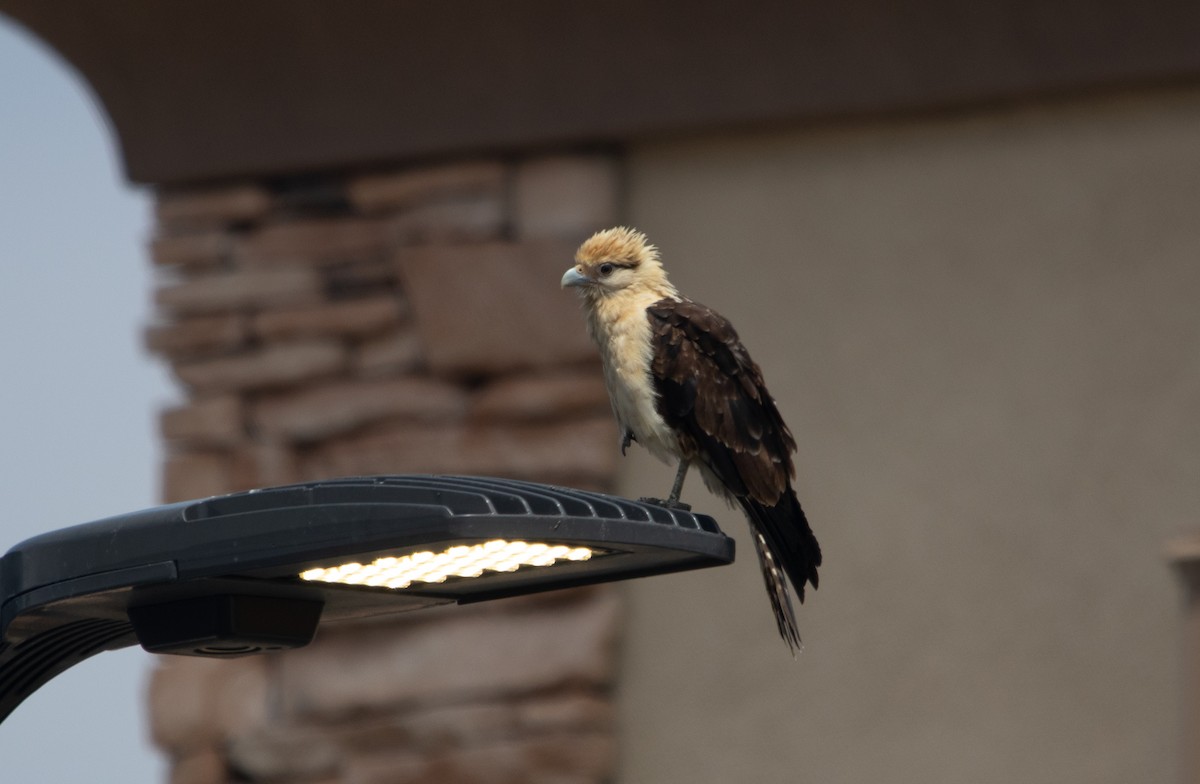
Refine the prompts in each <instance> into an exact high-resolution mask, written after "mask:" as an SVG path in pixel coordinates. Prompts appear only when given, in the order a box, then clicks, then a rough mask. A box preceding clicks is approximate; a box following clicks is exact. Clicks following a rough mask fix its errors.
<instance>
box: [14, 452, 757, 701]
mask: <svg viewBox="0 0 1200 784" xmlns="http://www.w3.org/2000/svg"><path fill="white" fill-rule="evenodd" d="M733 555H734V546H733V540H732V539H730V538H729V537H727V536H725V535H724V534H723V533H721V530H720V529H719V528H718V527H717V524H716V522H715V521H714V520H713V519H712V518H711V517H708V516H706V515H701V514H693V513H691V512H689V511H683V510H681V509H666V508H663V507H661V506H656V505H653V504H648V503H642V502H635V501H630V500H627V499H623V498H617V497H615V496H610V495H604V494H600V493H589V492H583V491H580V490H571V489H567V488H563V487H552V486H549V485H541V484H535V483H530V482H518V481H512V480H503V479H485V478H478V477H461V476H418V475H412V476H387V477H362V478H351V479H336V480H329V481H321V482H311V483H306V484H299V485H289V486H285V487H272V488H266V489H263V490H253V491H250V492H244V493H236V494H233V495H227V496H218V497H215V498H209V499H204V500H198V501H184V502H181V503H176V504H168V505H166V506H159V507H155V508H153V509H147V510H144V511H140V512H134V513H131V514H126V515H120V516H117V517H110V518H108V519H105V520H99V521H97V522H94V523H86V524H84V525H77V526H74V527H71V528H63V529H60V530H58V531H53V532H51V533H47V534H42V535H41V536H36V537H34V538H32V539H28V540H26V541H24V542H22V543H21V544H19V545H17V546H15V547H13V548H12V549H11V550H9V551H8V553H7V554H5V556H4V557H3V558H2V559H0V721H3V719H4V718H5V717H7V716H8V715H9V714H10V713H11V712H12V711H13V709H14V708H16V707H17V705H19V704H20V703H21V701H22V700H24V699H25V698H26V697H28V696H29V695H30V694H32V693H33V692H34V691H36V690H37V689H38V688H40V687H41V686H42V685H43V684H45V683H46V682H47V681H49V680H50V679H51V678H53V677H54V676H56V675H58V674H59V673H60V672H63V671H64V670H66V669H68V668H69V667H71V666H73V665H75V664H77V663H79V662H81V661H83V660H84V659H86V658H88V657H90V656H93V655H95V654H97V653H100V652H102V651H107V650H115V649H118V648H123V647H127V646H130V645H133V644H135V643H140V644H141V645H142V647H143V648H145V649H146V650H148V651H151V652H153V653H170V654H182V655H193V656H211V657H229V656H239V655H247V654H253V653H263V652H269V651H278V650H284V649H288V648H296V647H299V646H302V645H305V644H307V643H308V642H310V641H311V640H312V638H313V635H314V634H315V633H316V630H317V626H318V625H319V624H322V623H334V622H338V621H345V620H350V619H354V618H362V617H366V616H370V615H378V614H384V613H396V612H405V611H411V610H420V609H424V608H427V607H432V606H435V605H441V604H450V603H460V604H465V603H468V602H478V601H485V600H488V599H498V598H502V597H507V596H516V595H520V594H526V593H535V592H538V591H547V590H553V589H557V588H566V587H570V586H576V585H586V584H590V583H599V582H606V581H610V580H621V579H627V578H631V577H641V576H644V575H651V574H664V573H668V572H675V571H682V570H686V569H697V568H702V567H707V566H718V565H721V564H728V563H730V562H732V561H733Z"/></svg>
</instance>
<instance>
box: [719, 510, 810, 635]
mask: <svg viewBox="0 0 1200 784" xmlns="http://www.w3.org/2000/svg"><path fill="white" fill-rule="evenodd" d="M738 502H739V503H740V504H741V506H742V509H743V510H744V511H745V513H746V517H747V519H748V520H749V521H750V525H751V527H752V528H753V529H754V539H755V542H754V544H755V548H756V549H757V551H758V557H759V561H760V562H761V564H762V569H763V580H765V581H766V584H767V594H768V595H769V596H770V599H771V607H772V609H773V610H774V611H775V621H776V623H777V624H778V625H779V634H780V636H782V637H783V639H784V641H785V642H787V644H788V646H789V647H790V648H791V649H792V651H793V653H795V651H796V650H797V649H798V648H799V647H800V635H799V634H798V633H797V631H796V617H795V613H794V612H793V611H792V603H791V595H790V594H789V593H788V590H787V584H788V583H789V582H790V583H791V585H792V588H793V589H794V590H795V591H796V595H797V596H798V597H799V599H800V601H801V603H803V602H804V586H805V584H806V583H808V584H810V585H812V587H813V588H816V587H817V582H818V576H817V567H818V566H820V565H821V547H820V545H818V544H817V539H816V537H815V536H813V532H812V529H811V528H809V525H808V519H807V518H806V517H805V515H804V510H803V509H801V507H800V501H799V500H798V499H797V498H796V494H795V492H794V491H792V490H791V488H788V490H787V491H786V492H785V493H784V494H783V496H782V497H780V499H779V502H778V503H777V504H775V505H774V506H767V505H765V504H760V503H758V502H757V501H754V500H753V499H750V498H740V499H738ZM785 574H786V575H787V579H786V580H785V579H784V575H785Z"/></svg>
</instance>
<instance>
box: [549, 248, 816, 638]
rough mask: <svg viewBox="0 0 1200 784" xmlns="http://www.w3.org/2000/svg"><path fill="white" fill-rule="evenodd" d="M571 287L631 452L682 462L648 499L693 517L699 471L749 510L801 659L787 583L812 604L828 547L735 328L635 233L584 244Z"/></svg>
mask: <svg viewBox="0 0 1200 784" xmlns="http://www.w3.org/2000/svg"><path fill="white" fill-rule="evenodd" d="M562 287H563V288H574V289H576V290H577V291H578V293H579V295H580V299H581V301H582V304H583V311H584V317H585V320H586V322H587V329H588V333H589V334H590V335H591V338H592V340H593V341H594V342H595V343H596V346H597V347H598V348H599V352H600V359H601V366H602V368H603V374H604V382H605V386H606V387H607V389H608V395H609V400H610V402H611V403H612V408H613V413H614V414H615V415H616V419H617V423H618V427H619V429H620V436H621V439H620V449H621V454H622V455H624V454H625V452H626V450H627V449H628V448H629V446H630V444H632V443H635V442H636V443H637V444H639V445H641V446H643V447H645V448H646V449H647V450H648V451H649V452H650V453H651V454H653V455H654V456H655V457H657V458H658V459H660V460H662V461H663V462H665V463H668V464H677V466H678V468H677V470H676V474H675V480H674V483H673V484H672V487H671V491H670V494H669V495H668V496H667V498H666V499H664V500H659V499H643V500H646V501H650V502H653V503H658V504H661V505H664V506H667V507H681V508H685V509H690V508H691V507H690V506H688V505H687V504H684V503H682V502H681V501H680V500H679V498H680V495H681V493H682V491H683V482H684V479H685V478H686V477H687V474H688V470H689V468H690V467H692V466H695V467H696V468H697V469H698V470H699V472H700V475H701V477H702V478H703V481H704V484H705V486H706V487H708V489H709V490H710V491H712V492H713V493H714V494H715V495H717V496H718V497H721V498H724V499H725V500H726V501H728V502H730V503H731V504H733V505H736V506H739V507H741V509H742V511H743V512H744V513H745V516H746V519H747V521H748V522H749V524H750V529H751V533H752V534H753V538H754V545H755V551H756V552H757V553H758V559H759V564H760V566H761V567H762V574H763V580H764V582H765V583H766V588H767V595H768V597H769V598H770V600H771V609H772V611H773V613H774V616H775V622H776V625H777V626H778V628H779V634H780V636H781V637H782V638H783V640H784V642H786V643H787V645H788V648H789V650H790V651H791V652H792V655H793V656H794V655H795V654H796V653H797V651H799V650H800V648H801V641H800V634H799V632H798V630H797V626H796V615H795V611H794V610H793V607H792V601H791V594H790V593H789V592H788V583H790V584H791V586H792V589H793V590H794V591H795V593H796V596H797V597H798V598H799V599H800V601H801V603H803V601H804V588H805V585H806V584H810V585H812V587H813V588H814V589H815V588H816V587H817V583H818V575H817V567H819V566H820V565H821V547H820V545H819V544H817V539H816V536H814V534H813V532H812V528H811V527H810V526H809V523H808V518H807V517H806V516H805V514H804V510H803V509H802V508H801V506H800V501H799V499H798V498H797V496H796V491H795V488H794V486H793V483H794V480H795V475H796V471H795V466H794V464H793V462H792V454H793V453H794V452H795V451H796V442H795V439H794V438H793V436H792V432H791V430H789V429H788V426H787V424H786V423H785V422H784V421H783V417H782V416H780V414H779V408H778V406H777V405H776V403H775V400H774V398H772V397H771V395H770V393H769V392H768V391H767V388H766V385H765V384H764V382H763V375H762V371H761V370H760V369H759V366H758V365H757V364H756V363H755V362H754V360H753V359H751V358H750V354H749V352H748V351H747V350H746V347H745V346H744V345H742V341H741V339H740V338H739V337H738V334H737V331H736V330H734V328H733V325H732V324H730V323H729V320H728V319H726V318H725V317H724V316H721V315H720V314H719V313H717V312H716V311H714V310H712V309H711V308H708V307H706V306H704V305H701V304H700V303H698V302H694V301H692V300H690V299H688V298H687V297H684V296H682V295H681V294H680V293H679V291H678V290H676V288H675V286H674V285H672V284H671V282H670V281H669V280H668V279H667V273H666V270H665V269H664V268H663V265H662V261H661V259H660V257H659V251H658V248H657V247H655V246H654V245H652V244H650V242H649V241H648V240H647V238H646V235H645V234H644V233H642V232H640V231H638V230H636V229H632V228H629V227H626V226H617V227H614V228H611V229H605V230H603V231H599V232H596V233H595V234H593V235H592V236H591V237H590V238H588V239H587V240H585V241H584V243H583V244H582V245H580V246H579V250H578V251H576V253H575V264H574V265H573V266H571V267H570V268H568V269H567V271H566V272H565V273H564V274H563V276H562Z"/></svg>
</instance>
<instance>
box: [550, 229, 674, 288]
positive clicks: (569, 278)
mask: <svg viewBox="0 0 1200 784" xmlns="http://www.w3.org/2000/svg"><path fill="white" fill-rule="evenodd" d="M562 282H563V286H574V287H578V288H579V289H580V291H581V292H582V293H583V294H584V296H586V297H600V296H611V295H614V294H618V293H621V292H636V291H651V292H655V293H658V294H660V295H661V296H668V295H673V294H674V293H675V289H674V287H673V286H672V285H671V284H670V282H669V281H668V280H667V273H666V271H665V270H664V269H663V266H662V262H661V261H659V258H658V248H656V247H654V246H653V245H651V244H650V242H649V241H648V240H647V239H646V235H645V234H643V233H642V232H640V231H637V230H636V229H631V228H627V227H625V226H616V227H614V228H611V229H605V230H604V231H598V232H596V233H595V234H593V235H592V236H591V237H589V238H588V239H587V240H585V241H584V243H583V244H582V245H580V246H579V250H577V251H576V252H575V266H574V267H572V268H571V269H569V270H567V274H566V275H564V276H563V281H562Z"/></svg>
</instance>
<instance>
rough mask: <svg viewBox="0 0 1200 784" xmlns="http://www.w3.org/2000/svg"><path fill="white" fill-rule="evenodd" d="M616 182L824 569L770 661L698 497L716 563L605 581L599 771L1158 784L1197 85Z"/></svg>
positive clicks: (1169, 707)
mask: <svg viewBox="0 0 1200 784" xmlns="http://www.w3.org/2000/svg"><path fill="white" fill-rule="evenodd" d="M629 175H630V186H629V187H630V206H629V214H628V218H629V220H630V222H632V223H633V224H635V225H637V226H638V227H639V228H642V229H644V230H645V231H647V232H648V233H649V234H650V237H651V239H652V240H654V241H655V242H656V243H657V244H659V245H660V247H661V248H662V250H663V254H664V258H665V261H666V264H667V267H668V269H669V270H670V271H671V272H672V273H673V279H674V280H675V281H676V282H677V283H678V285H679V286H680V287H681V289H682V290H683V291H684V292H685V293H688V294H689V295H690V296H692V297H694V298H695V299H698V300H700V301H703V302H706V303H707V304H711V305H714V306H716V307H717V308H718V309H720V310H721V311H722V312H724V313H725V314H726V315H728V316H729V317H730V318H731V319H732V320H733V321H734V323H735V324H736V325H737V326H738V329H739V331H740V333H741V334H742V337H743V338H744V339H745V341H746V342H747V344H748V345H749V346H750V348H751V350H752V352H753V354H754V356H755V357H756V359H757V360H758V362H759V363H760V364H761V365H762V366H763V368H764V370H765V373H766V377H767V381H768V384H769V386H770V388H771V390H772V391H773V393H774V395H775V396H776V398H777V399H778V400H779V402H780V404H781V408H782V410H783V412H784V415H785V417H786V418H787V419H788V421H789V422H790V423H791V425H792V428H793V430H794V431H795V433H796V436H797V441H799V443H800V452H799V455H798V469H799V473H800V488H801V499H802V501H803V502H804V503H805V505H806V507H807V509H808V512H809V516H810V518H811V520H812V523H813V528H814V529H815V531H816V533H817V535H818V537H819V538H820V541H821V543H822V545H823V546H824V549H825V557H826V562H825V567H824V569H823V570H822V573H821V589H820V591H818V592H816V593H815V594H811V595H810V597H811V598H810V599H809V601H808V603H807V604H806V605H805V606H804V608H803V609H802V610H801V612H800V613H799V615H800V625H801V632H802V634H803V636H804V639H805V643H806V650H805V651H804V653H803V654H802V655H801V656H800V657H799V658H798V659H797V660H795V661H793V660H792V659H791V658H790V657H789V655H788V653H787V649H786V647H785V646H784V644H783V643H782V642H781V641H780V640H779V639H778V638H777V636H776V634H775V629H774V625H773V622H772V621H771V618H770V611H769V607H768V603H767V599H766V597H765V596H764V594H763V588H762V584H761V581H760V578H759V576H758V574H757V567H756V564H755V562H754V558H753V552H752V550H751V548H750V547H749V543H748V541H747V539H746V536H745V531H746V529H745V524H744V523H743V522H742V520H741V519H740V515H739V514H737V513H735V512H732V511H727V510H725V509H724V507H723V506H722V505H721V504H720V503H719V502H717V501H715V500H714V499H712V498H711V497H710V496H708V495H707V494H706V493H704V491H703V489H702V487H701V486H700V483H699V482H698V481H697V480H696V477H692V481H691V482H690V484H689V486H688V487H686V488H685V500H691V501H692V502H693V504H694V505H696V506H697V507H698V509H700V510H702V511H713V512H716V513H717V514H718V517H719V519H721V521H722V522H723V524H724V526H725V528H726V530H728V531H729V532H730V533H731V534H733V535H734V536H736V537H738V538H739V544H740V545H741V548H740V559H739V562H738V563H737V564H736V565H735V566H734V567H732V568H729V569H724V570H708V571H703V572H698V573H694V574H688V575H681V576H674V577H666V578H655V579H652V580H646V581H640V582H638V583H635V584H631V585H630V586H628V588H627V589H626V590H627V591H628V595H629V596H630V597H631V599H632V602H631V603H630V604H631V613H632V615H631V628H630V630H629V634H628V638H627V643H626V649H625V658H624V673H623V680H622V681H621V684H620V719H621V722H620V727H621V733H622V735H623V737H622V740H621V754H622V755H623V758H622V762H621V780H622V781H626V782H642V781H654V782H659V783H660V784H662V783H667V782H717V781H720V782H731V781H755V780H756V781H763V782H774V781H796V782H806V781H811V782H821V784H837V783H839V782H875V781H889V782H894V783H896V784H902V783H903V782H914V784H916V783H918V782H919V783H920V784H928V782H967V781H970V782H978V783H979V784H986V783H988V782H1004V783H1005V784H1008V783H1009V782H1012V781H1021V782H1025V784H1035V783H1037V782H1046V783H1047V784H1050V783H1053V784H1065V783H1068V782H1113V783H1114V784H1115V783H1116V782H1122V783H1124V782H1130V781H1166V780H1170V778H1171V777H1172V776H1173V771H1174V769H1175V758H1176V754H1177V751H1178V749H1177V748H1176V737H1177V719H1178V716H1179V712H1180V711H1179V706H1178V704H1177V699H1178V690H1179V682H1180V681H1179V677H1178V672H1179V668H1180V662H1179V660H1178V656H1177V650H1176V643H1177V638H1178V623H1179V617H1178V616H1179V613H1178V610H1179V596H1178V587H1177V585H1176V584H1175V582H1174V578H1173V576H1172V575H1171V574H1170V572H1169V571H1168V569H1167V567H1166V565H1165V562H1164V559H1163V556H1162V552H1163V550H1162V548H1163V544H1164V542H1165V540H1167V539H1168V538H1169V537H1171V536H1174V535H1176V534H1178V533H1180V532H1183V531H1186V530H1189V529H1190V528H1194V527H1196V526H1198V525H1200V424H1198V421H1197V420H1198V416H1197V415H1198V413H1200V92H1167V93H1162V94H1158V95H1152V96H1143V97H1140V98H1134V97H1123V98H1110V99H1095V100H1088V101H1080V102H1078V103H1073V104H1069V105H1058V106H1038V107H1025V108H1010V109H997V110H994V111H990V112H987V113H980V114H974V115H970V116H949V117H942V118H927V119H924V120H912V121H891V122H879V123H876V124H870V125H864V126H853V127H839V128H822V129H807V130H806V129H797V130H792V131H779V132H773V133H766V134H746V135H738V136H724V137H720V138H693V139H684V140H672V141H664V142H658V143H654V144H646V145H641V146H638V147H635V148H634V150H633V151H632V156H631V160H630V164H629ZM614 437H615V436H614ZM621 471H622V477H623V478H622V481H621V487H620V490H621V492H623V493H625V494H629V495H638V494H655V495H662V494H663V493H664V492H665V491H666V489H667V488H668V486H669V483H670V476H671V472H670V470H669V469H666V468H661V467H659V466H657V465H656V464H655V463H654V462H653V460H652V459H650V458H648V457H647V456H645V454H644V453H640V452H639V453H638V454H637V455H635V456H633V457H630V458H626V459H625V460H624V461H623V462H622V465H621Z"/></svg>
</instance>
